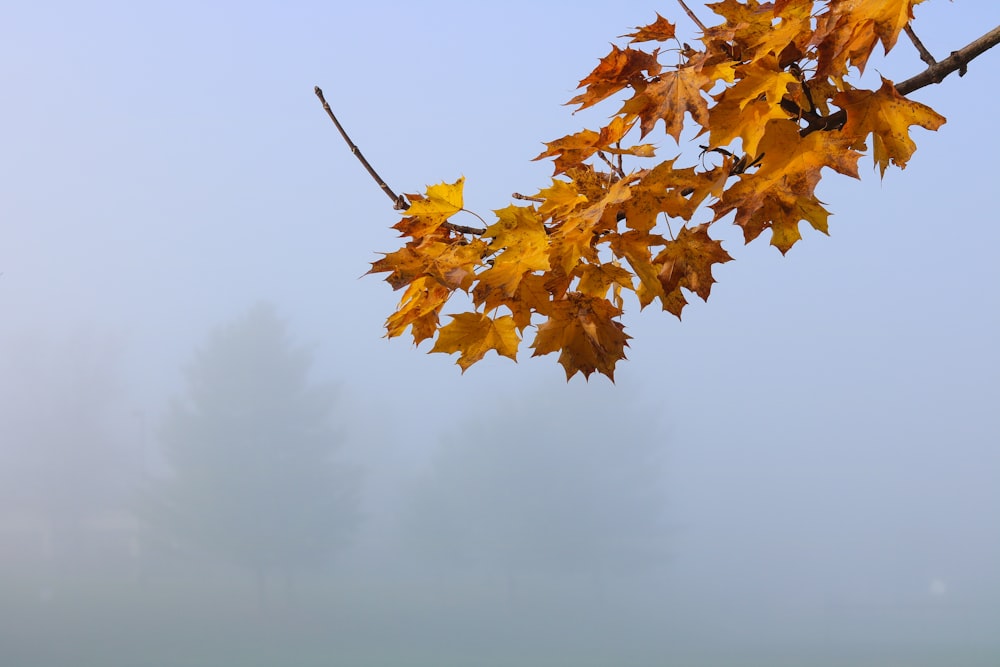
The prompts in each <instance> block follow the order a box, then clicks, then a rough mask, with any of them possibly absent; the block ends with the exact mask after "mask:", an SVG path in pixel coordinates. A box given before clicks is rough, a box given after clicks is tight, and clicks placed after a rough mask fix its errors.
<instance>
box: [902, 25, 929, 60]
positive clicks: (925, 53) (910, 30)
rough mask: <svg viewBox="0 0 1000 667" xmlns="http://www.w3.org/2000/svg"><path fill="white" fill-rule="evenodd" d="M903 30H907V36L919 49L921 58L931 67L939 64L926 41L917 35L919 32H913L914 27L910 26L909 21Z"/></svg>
mask: <svg viewBox="0 0 1000 667" xmlns="http://www.w3.org/2000/svg"><path fill="white" fill-rule="evenodd" d="M903 30H905V31H906V36H907V37H909V38H910V41H911V42H913V46H915V47H916V48H917V51H918V52H919V53H920V59H921V60H923V61H924V62H925V63H927V64H928V65H930V66H931V67H934V66H935V65H937V61H936V60H934V56H932V55H931V52H930V51H928V50H927V47H926V46H924V43H923V42H921V41H920V38H919V37H917V33H915V32H913V28H912V27H910V24H909V23H907V24H906V27H904V28H903Z"/></svg>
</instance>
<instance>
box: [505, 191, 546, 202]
mask: <svg viewBox="0 0 1000 667" xmlns="http://www.w3.org/2000/svg"><path fill="white" fill-rule="evenodd" d="M511 197H513V198H514V199H523V200H526V201H536V202H538V203H544V202H545V200H544V199H542V198H541V197H529V196H528V195H522V194H521V193H520V192H515V193H514V194H512V195H511Z"/></svg>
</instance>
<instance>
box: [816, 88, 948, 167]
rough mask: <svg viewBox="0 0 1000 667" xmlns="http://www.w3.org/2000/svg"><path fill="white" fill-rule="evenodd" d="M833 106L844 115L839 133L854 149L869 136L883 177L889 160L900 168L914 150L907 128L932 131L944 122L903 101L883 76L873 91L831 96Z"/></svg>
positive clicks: (911, 101) (942, 118)
mask: <svg viewBox="0 0 1000 667" xmlns="http://www.w3.org/2000/svg"><path fill="white" fill-rule="evenodd" d="M833 103H834V104H836V105H837V106H839V107H841V108H842V109H844V110H845V111H846V112H847V122H846V123H844V129H843V130H842V132H843V134H844V135H845V136H847V137H850V138H851V139H852V140H853V142H854V143H853V146H854V148H862V147H863V146H864V142H865V139H866V137H867V136H868V135H869V134H871V136H872V156H873V158H874V159H875V164H877V165H878V167H879V170H880V172H881V175H882V176H883V177H884V176H885V168H886V167H887V166H889V162H890V161H891V162H892V163H893V164H894V165H896V166H897V167H899V168H900V169H903V168H905V167H906V162H907V161H908V160H909V159H910V156H911V155H913V151H915V150H916V149H917V145H916V144H914V143H913V140H912V139H910V132H909V127H910V126H911V125H919V126H920V127H922V128H924V129H927V130H936V129H938V128H939V127H941V126H942V125H943V124H944V123H945V117H944V116H942V115H941V114H939V113H937V112H936V111H934V110H933V109H931V108H930V107H928V106H926V105H923V104H920V103H919V102H914V101H913V100H908V99H906V98H905V97H903V96H902V95H900V94H899V93H898V92H896V87H895V86H894V85H893V84H892V81H889V80H888V79H886V78H884V77H883V78H882V87H881V88H879V89H878V90H877V91H874V92H873V91H870V90H847V91H844V92H842V93H838V94H837V95H836V96H834V98H833Z"/></svg>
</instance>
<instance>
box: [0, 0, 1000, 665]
mask: <svg viewBox="0 0 1000 667" xmlns="http://www.w3.org/2000/svg"><path fill="white" fill-rule="evenodd" d="M988 4H990V3H973V2H958V3H947V2H943V1H941V0H932V1H931V2H927V3H923V4H921V5H920V6H918V7H917V8H916V10H915V11H916V16H917V21H916V22H915V24H914V28H915V30H916V32H917V33H918V34H919V35H920V37H921V39H922V40H923V41H924V43H925V44H926V45H927V47H928V48H929V49H930V51H931V52H932V53H933V54H935V55H936V56H937V57H939V58H943V57H944V56H945V55H946V54H947V53H949V52H950V51H952V50H954V49H957V48H960V47H961V46H964V45H965V44H967V43H968V42H970V41H971V40H972V39H974V38H976V37H978V36H979V35H981V34H982V33H984V32H986V31H987V30H989V29H990V28H991V27H992V26H994V25H997V24H998V23H1000V6H998V7H994V6H992V5H990V6H987V5H988ZM696 11H698V13H699V14H700V15H701V16H702V18H703V19H704V20H709V19H710V18H711V16H710V15H709V13H708V11H707V10H705V9H704V8H702V7H700V6H699V7H697V8H696ZM655 12H659V13H660V14H662V15H664V16H666V17H667V18H669V19H671V20H672V21H675V22H677V24H678V32H679V34H684V35H686V38H687V39H689V40H690V39H693V38H694V36H695V29H694V28H693V26H692V25H691V24H690V22H689V21H688V19H686V17H685V16H684V15H683V13H682V12H681V11H679V8H678V7H677V6H676V5H675V4H674V3H671V2H658V3H653V2H630V3H627V4H626V5H624V6H620V7H619V6H616V7H615V8H613V9H609V8H608V6H607V4H606V3H596V2H589V1H584V2H578V3H573V4H566V3H548V4H540V3H530V4H529V3H526V2H520V1H515V2H512V3H504V4H503V5H499V4H493V5H470V4H468V3H458V2H449V1H443V0H442V1H434V2H427V3H418V4H417V5H404V4H402V3H393V2H377V1H373V2H366V3H359V4H356V5H351V6H343V5H338V4H337V3H317V2H293V3H266V2H251V3H240V4H236V3H229V2H218V3H210V4H204V3H198V4H196V3H190V2H174V3H160V2H152V3H140V4H135V3H125V2H96V3H87V4H86V5H83V4H78V3H68V2H55V3H48V4H45V5H36V4H30V3H21V4H14V5H11V6H9V7H7V6H5V7H4V8H3V9H2V12H0V62H2V63H3V64H2V65H0V84H2V86H3V90H4V91H5V96H4V98H5V101H6V104H4V105H3V107H2V108H0V121H2V124H0V127H2V128H3V129H2V136H3V141H2V144H0V146H2V148H0V304H2V311H0V312H2V313H3V314H2V316H0V663H2V664H4V665H7V664H10V665H22V666H31V665H38V666H45V667H49V666H60V665H74V666H87V665H94V666H95V667H96V666H104V665H143V666H150V667H154V666H155V667H174V666H178V665H190V666H196V665H197V666H205V667H210V666H213V667H214V666H216V665H237V664H238V665H260V666H262V667H263V666H265V665H277V664H281V665H291V666H298V665H302V666H311V665H350V666H354V665H371V666H373V667H374V666H385V667H391V666H395V665H408V666H409V665H472V664H474V665H498V666H499V665H612V664H613V665H635V666H641V665H652V664H657V665H663V664H667V665H673V664H676V665H705V666H708V665H712V666H718V667H723V666H730V665H732V666H743V665H762V666H763V665H768V666H772V665H779V666H780V665H788V666H792V665H803V664H809V665H829V666H834V665H845V664H850V665H879V666H884V665H928V666H929V665H949V666H955V667H963V666H979V665H982V666H987V665H989V666H993V665H996V664H1000V632H998V628H1000V486H998V484H997V480H998V479H1000V448H998V446H997V445H998V441H1000V437H998V433H1000V411H998V410H997V407H996V406H997V404H998V399H1000V391H998V389H997V382H998V380H1000V352H998V349H997V345H996V341H997V337H998V331H1000V314H998V313H1000V297H998V292H997V289H996V287H997V285H998V284H1000V269H998V264H997V261H996V259H995V254H996V248H997V247H998V246H1000V226H998V225H997V224H996V223H997V220H998V218H997V213H996V207H995V202H994V199H995V194H994V192H995V188H996V164H995V150H994V148H995V143H996V142H995V140H994V134H995V133H994V128H993V115H994V113H993V111H992V104H991V100H992V99H993V96H994V95H993V91H995V90H996V89H997V86H998V85H1000V75H998V71H1000V67H998V61H997V57H998V54H997V53H996V52H993V51H991V52H987V53H986V54H984V55H983V56H981V57H980V58H978V59H976V60H974V61H973V62H972V63H971V64H970V66H969V71H968V74H967V75H966V76H965V77H963V78H958V77H957V76H953V77H950V78H948V79H947V80H945V81H944V82H943V83H942V84H940V85H937V86H931V87H928V88H925V89H922V90H920V91H918V92H917V93H915V94H914V95H913V96H912V97H913V98H914V99H917V100H919V101H921V102H924V103H926V104H929V105H931V106H932V107H934V108H935V110H937V111H938V112H940V113H942V114H943V115H945V116H946V117H947V118H948V123H947V124H946V125H945V126H943V127H942V128H941V130H940V131H938V132H936V133H929V132H924V131H922V130H919V129H914V131H913V135H914V139H915V141H916V143H917V145H918V150H917V152H916V153H915V154H914V156H913V158H912V159H911V161H910V163H909V165H908V166H907V169H906V170H905V172H904V171H900V170H898V169H892V170H890V171H888V172H887V173H886V177H885V179H884V180H882V181H880V180H879V179H878V177H877V172H876V171H875V170H874V169H872V168H871V167H870V166H869V167H867V168H866V165H870V164H871V163H870V161H869V158H863V159H862V161H861V165H862V166H861V171H862V177H863V180H862V181H860V182H857V181H854V180H851V179H847V178H842V177H839V176H837V175H835V174H829V173H827V174H825V175H826V176H827V178H825V179H824V182H823V183H822V184H821V185H820V193H819V196H820V197H821V199H823V200H824V201H825V202H827V204H828V208H830V209H831V211H832V212H833V214H834V217H833V218H832V221H831V236H830V237H829V238H827V237H824V236H822V235H820V234H816V233H812V232H811V231H805V232H803V234H804V239H803V241H802V242H801V243H799V244H797V245H796V246H795V247H794V248H793V249H792V250H791V251H790V252H789V254H788V256H787V257H784V258H782V257H780V255H779V253H778V252H777V251H776V250H775V249H773V248H771V247H768V246H767V245H766V244H765V243H763V242H759V243H757V244H754V246H750V247H743V246H742V240H741V235H740V233H739V230H737V229H729V230H723V229H721V228H723V227H726V226H727V225H726V223H720V225H718V226H717V227H719V228H720V229H719V231H720V232H722V231H724V234H725V236H724V239H723V241H724V245H725V247H726V249H727V250H728V251H729V252H730V253H731V254H732V255H733V256H734V257H735V259H736V261H734V262H731V263H728V264H726V265H724V266H721V267H718V268H717V269H716V270H715V274H716V277H717V279H718V280H719V284H717V285H716V286H715V288H714V289H713V294H712V298H711V300H710V303H708V304H702V303H701V302H700V301H696V302H692V304H691V305H690V306H689V307H688V308H686V309H685V313H684V322H683V323H679V322H677V321H676V319H675V318H673V317H672V316H669V315H667V314H664V313H659V312H656V311H655V309H649V310H647V311H645V312H641V313H640V312H639V311H638V308H637V307H635V305H634V304H633V305H632V307H631V308H628V304H626V307H627V313H626V319H625V324H626V326H627V329H626V331H627V332H628V333H629V334H630V335H632V336H633V337H634V338H633V339H632V340H631V341H630V348H629V350H628V356H629V360H628V361H626V362H622V363H621V364H619V366H618V368H617V369H616V373H615V378H616V384H615V385H612V384H611V383H610V382H608V381H606V380H605V379H603V378H597V377H595V378H594V379H593V380H592V381H591V382H589V383H585V382H583V381H581V380H582V379H581V378H576V379H574V380H573V381H572V382H570V383H568V384H567V382H566V381H565V375H564V372H563V370H562V368H561V367H560V366H559V365H558V364H557V363H556V361H555V359H554V358H553V357H551V356H549V357H542V358H535V359H532V358H529V356H528V355H527V354H525V353H524V352H522V354H521V357H520V360H519V362H518V363H517V364H514V363H512V362H510V361H509V360H506V359H498V358H496V357H495V356H493V355H490V356H489V357H487V358H486V359H485V360H484V361H482V362H480V363H479V364H477V365H475V366H474V367H472V368H471V369H470V370H469V371H467V372H466V373H465V374H464V375H463V374H461V373H460V371H459V368H458V367H457V366H456V365H455V364H454V363H453V361H454V359H453V358H448V357H446V356H445V355H438V354H435V355H428V354H425V352H426V350H427V349H429V347H430V346H429V345H427V344H425V345H424V346H423V347H422V348H418V349H416V350H415V349H413V346H412V345H411V344H410V343H408V342H407V341H406V340H405V339H398V340H393V341H386V340H385V339H383V337H382V336H383V329H382V323H383V322H384V319H385V317H386V316H387V315H388V314H389V313H390V312H391V311H392V309H393V307H394V306H395V304H396V301H397V300H398V297H399V295H398V294H397V293H394V292H393V291H392V290H391V289H390V288H389V287H388V286H387V285H386V284H385V283H384V282H383V281H381V280H380V279H379V278H378V277H373V276H369V277H365V278H360V276H362V274H364V273H365V272H366V271H367V270H368V268H369V263H370V262H371V261H373V260H375V259H376V258H377V257H379V255H378V254H377V253H378V252H389V251H392V250H394V249H395V248H396V247H397V245H396V244H397V239H396V237H395V233H394V232H393V231H392V230H391V229H389V227H390V226H391V225H392V224H394V222H395V221H396V220H397V216H396V214H395V213H394V212H393V211H392V210H391V204H390V203H389V202H388V201H387V199H386V198H385V196H384V194H383V193H382V192H381V191H380V190H379V189H378V187H377V186H376V185H375V184H374V183H373V182H372V181H371V179H370V178H369V177H368V175H367V174H366V173H365V172H364V170H363V169H362V168H361V166H360V165H359V164H358V163H357V161H356V160H355V159H354V158H353V157H352V156H351V155H350V152H349V151H348V150H347V148H346V146H345V145H344V144H343V142H342V141H341V139H340V138H339V136H337V134H336V132H335V129H334V128H333V126H332V124H330V122H329V119H328V118H326V116H325V114H324V113H323V111H322V109H321V107H320V105H319V103H318V101H317V100H316V98H315V96H314V95H313V86H314V85H319V86H321V87H322V88H323V90H324V92H325V93H326V96H327V99H328V100H329V101H330V102H331V104H332V106H333V108H334V109H335V111H336V112H337V113H338V116H339V117H340V119H341V121H342V122H343V123H344V124H345V125H346V127H347V128H348V130H349V132H350V133H351V134H352V138H353V139H354V141H355V142H356V143H357V144H358V145H359V147H360V148H361V150H362V151H363V152H364V153H365V155H366V156H367V157H368V158H369V159H370V160H371V162H372V163H373V164H374V165H375V166H376V168H377V169H378V170H379V171H380V173H381V174H382V176H383V177H384V178H385V179H386V181H387V182H388V183H389V184H390V185H391V186H392V187H393V188H395V189H396V190H397V191H403V192H419V191H422V190H423V188H424V187H425V186H426V185H427V184H431V183H437V182H441V181H448V182H452V181H454V180H455V179H456V178H457V177H458V176H460V175H464V176H465V177H466V207H467V208H469V209H471V210H475V211H477V212H479V213H480V214H481V215H484V216H485V215H488V214H489V211H490V210H491V209H496V208H501V207H502V206H504V205H506V204H507V202H508V201H509V198H510V193H511V192H514V191H521V192H530V191H533V190H532V189H533V188H537V187H542V186H544V184H545V183H546V182H547V180H548V178H549V177H550V175H551V165H550V164H548V163H544V162H531V161H530V160H531V158H533V157H534V156H535V155H537V154H538V153H539V152H540V151H541V149H542V145H541V142H543V141H548V140H552V139H555V138H558V137H560V136H563V135H565V134H568V133H571V132H575V131H579V130H580V129H581V128H582V127H587V126H594V125H596V124H599V123H601V122H602V121H603V119H604V117H605V116H606V114H607V113H608V111H605V110H604V109H603V108H600V109H589V110H587V111H585V112H581V113H579V114H575V115H574V114H572V113H571V109H570V108H567V107H564V106H562V105H563V104H564V103H565V101H566V100H568V99H569V98H571V97H572V96H573V94H574V88H575V86H576V83H577V82H578V81H579V80H580V79H581V78H583V77H584V76H586V74H587V73H589V72H590V70H591V69H592V68H593V66H594V65H595V64H596V62H597V60H598V59H599V58H600V57H602V56H603V55H605V54H606V53H607V50H608V48H609V46H608V43H609V42H610V41H611V40H613V39H614V38H615V36H616V35H621V34H625V33H627V32H630V31H631V30H632V28H633V27H634V26H637V25H641V24H645V23H648V22H650V21H652V20H653V19H654V18H655ZM922 67H923V64H922V63H921V62H920V61H919V59H918V58H917V54H916V52H915V50H914V49H912V47H911V45H909V44H908V43H907V42H906V41H905V38H901V39H900V43H899V45H898V47H897V50H896V52H894V53H893V54H892V56H891V57H890V58H888V59H885V60H881V59H876V58H873V60H872V63H871V64H870V65H869V69H868V71H867V72H866V74H865V80H866V81H868V82H869V83H871V82H872V81H873V80H874V81H875V82H876V83H874V84H872V85H877V77H878V75H879V74H882V75H884V76H886V77H888V78H890V79H893V80H897V81H898V80H902V79H904V78H907V77H908V76H910V75H911V74H913V73H915V72H917V71H919V70H920V69H922ZM697 142H698V140H697V139H695V138H694V137H693V136H689V134H688V135H685V136H684V137H682V146H681V148H680V149H679V150H683V151H690V150H691V149H692V147H693V146H695V145H696V144H697ZM658 145H659V147H660V149H659V154H660V155H661V156H662V157H669V156H670V155H672V154H673V152H674V151H675V150H678V149H675V148H674V146H673V142H672V140H671V139H668V138H665V137H663V138H661V139H659V140H658ZM694 150H697V149H694ZM458 307H459V306H458V305H456V308H458ZM446 312H448V311H447V309H446Z"/></svg>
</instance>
